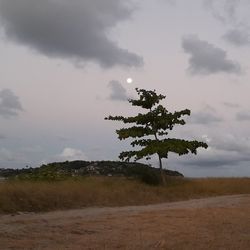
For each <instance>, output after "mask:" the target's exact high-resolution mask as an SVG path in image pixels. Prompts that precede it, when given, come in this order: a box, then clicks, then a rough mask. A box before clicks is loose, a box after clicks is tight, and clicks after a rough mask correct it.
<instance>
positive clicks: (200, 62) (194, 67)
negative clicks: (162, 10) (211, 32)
mask: <svg viewBox="0 0 250 250" xmlns="http://www.w3.org/2000/svg"><path fill="white" fill-rule="evenodd" d="M182 47H183V49H184V51H185V52H186V53H187V54H189V55H190V58H189V71H190V72H191V74H193V75H196V74H203V75H209V74H216V73H233V74H240V73H241V67H240V65H239V64H238V63H236V62H234V61H232V60H229V59H228V58H227V53H226V51H225V50H223V49H220V48H217V47H215V46H214V45H213V44H210V43H208V42H206V41H203V40H200V39H199V38H198V37H197V36H186V37H184V38H183V39H182Z"/></svg>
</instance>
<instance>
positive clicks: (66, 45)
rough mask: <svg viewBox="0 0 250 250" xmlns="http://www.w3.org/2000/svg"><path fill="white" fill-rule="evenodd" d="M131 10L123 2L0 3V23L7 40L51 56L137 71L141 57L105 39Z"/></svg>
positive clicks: (48, 0) (29, 0)
mask: <svg viewBox="0 0 250 250" xmlns="http://www.w3.org/2000/svg"><path fill="white" fill-rule="evenodd" d="M134 9H135V8H132V6H131V5H129V2H128V1H126V3H124V1H122V0H105V1H99V0H81V1H79V0H71V1H68V0H44V1H40V0H18V1H10V0H0V23H1V24H2V26H3V28H4V31H5V35H6V36H7V37H8V38H9V39H10V40H12V41H14V42H17V43H20V44H22V45H26V46H28V47H30V48H32V49H33V50H35V51H38V52H40V53H42V54H43V55H46V56H48V57H51V58H63V59H69V60H71V61H73V62H74V63H76V64H83V63H85V62H89V61H91V62H95V63H98V64H99V65H101V66H102V67H104V68H109V67H113V66H116V65H120V66H127V67H132V66H136V67H137V66H141V65H142V64H143V59H142V58H141V57H140V56H138V55H136V54H135V53H131V52H129V51H128V50H126V49H123V48H120V47H119V46H118V44H117V43H116V42H114V41H113V40H111V39H110V37H109V34H110V31H111V29H112V28H114V27H115V26H116V25H117V24H118V23H119V22H121V21H124V20H127V19H129V18H130V17H131V14H132V12H133V10H134Z"/></svg>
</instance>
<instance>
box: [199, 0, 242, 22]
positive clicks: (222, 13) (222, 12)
mask: <svg viewBox="0 0 250 250" xmlns="http://www.w3.org/2000/svg"><path fill="white" fill-rule="evenodd" d="M240 2H241V1H240V0H204V6H205V7H206V8H207V9H208V10H209V11H211V13H212V15H213V16H214V18H215V19H217V20H218V21H220V22H222V23H224V24H227V23H229V24H232V23H236V22H237V9H238V7H239V6H240V4H241V3H240Z"/></svg>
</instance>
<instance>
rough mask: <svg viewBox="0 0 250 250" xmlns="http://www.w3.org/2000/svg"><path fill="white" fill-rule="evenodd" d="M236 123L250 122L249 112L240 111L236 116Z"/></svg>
mask: <svg viewBox="0 0 250 250" xmlns="http://www.w3.org/2000/svg"><path fill="white" fill-rule="evenodd" d="M236 120H238V121H250V111H240V112H238V113H237V114H236Z"/></svg>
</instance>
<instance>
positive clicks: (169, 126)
mask: <svg viewBox="0 0 250 250" xmlns="http://www.w3.org/2000/svg"><path fill="white" fill-rule="evenodd" d="M136 92H137V94H138V96H139V98H138V99H129V100H128V101H129V103H131V104H132V106H139V107H141V108H143V109H146V113H139V114H137V115H136V116H131V117H124V116H111V115H110V116H109V117H106V118H105V119H106V120H113V121H122V122H123V123H124V124H133V125H132V126H131V127H126V128H121V129H118V130H116V133H117V134H118V138H119V139H120V140H125V139H128V138H132V142H131V145H132V147H136V146H139V147H140V149H138V150H131V151H125V152H121V153H120V155H119V158H120V159H122V160H125V161H129V160H130V159H131V158H134V160H136V161H137V160H139V159H142V158H144V157H145V158H146V159H150V157H151V155H154V154H157V155H158V157H159V163H160V169H161V170H162V158H168V155H169V153H176V154H178V155H184V154H188V153H193V154H197V149H198V148H200V147H202V148H207V147H208V145H207V144H206V143H204V142H199V141H196V140H194V141H187V140H183V139H177V138H169V137H168V135H169V132H170V131H171V130H173V128H174V126H175V125H185V124H186V122H185V121H184V119H183V118H182V117H183V116H189V115H190V114H191V111H190V110H189V109H184V110H181V111H175V112H173V113H172V112H169V111H168V110H167V109H166V108H165V107H163V106H162V105H161V104H159V103H160V101H161V100H163V99H165V98H166V96H164V95H161V94H157V93H156V91H155V90H154V91H152V90H145V89H138V88H136ZM136 148H138V147H136Z"/></svg>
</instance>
